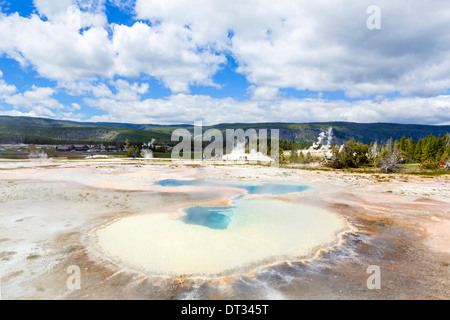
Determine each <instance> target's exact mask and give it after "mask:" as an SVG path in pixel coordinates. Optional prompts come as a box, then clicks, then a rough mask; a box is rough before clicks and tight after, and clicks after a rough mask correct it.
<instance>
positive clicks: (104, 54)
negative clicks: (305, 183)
mask: <svg viewBox="0 0 450 320" xmlns="http://www.w3.org/2000/svg"><path fill="white" fill-rule="evenodd" d="M370 5H376V6H378V8H379V9H380V19H379V20H376V21H379V22H380V27H381V28H380V29H373V28H368V20H369V25H373V23H375V22H376V21H375V20H373V19H374V18H376V16H373V13H374V11H371V10H369V11H368V7H369V6H370ZM371 23H372V24H371ZM449 31H450V2H449V1H448V0H426V1H425V0H415V1H411V0H390V1H384V0H370V1H366V0H315V1H306V0H304V1H300V0H276V1H275V0H226V1H225V0H223V1H218V0H170V1H167V0H126V1H119V0H35V1H31V0H30V1H22V0H19V1H17V0H14V1H13V0H0V114H3V115H26V116H36V117H49V118H55V119H71V120H80V121H115V122H131V123H157V124H169V123H172V124H173V123H193V122H194V121H203V123H205V124H214V123H224V122H275V121H281V122H316V121H355V122H395V123H421V124H450V32H449Z"/></svg>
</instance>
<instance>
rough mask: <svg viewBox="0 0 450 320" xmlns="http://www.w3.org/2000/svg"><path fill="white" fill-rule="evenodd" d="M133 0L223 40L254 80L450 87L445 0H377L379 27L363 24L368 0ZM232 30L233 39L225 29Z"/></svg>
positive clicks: (196, 37)
mask: <svg viewBox="0 0 450 320" xmlns="http://www.w3.org/2000/svg"><path fill="white" fill-rule="evenodd" d="M196 3H197V5H196V6H194V5H192V2H191V1H188V0H174V1H157V0H150V1H149V0H138V1H137V3H136V13H137V16H138V17H139V18H142V19H145V18H147V19H149V20H150V21H159V22H160V25H161V26H162V27H163V26H166V25H170V24H176V25H179V26H181V25H189V27H190V30H192V39H193V40H192V41H193V42H195V43H198V44H200V45H204V44H205V43H212V44H213V45H214V46H215V47H216V48H227V49H228V50H229V51H230V52H231V53H232V55H233V56H234V57H235V58H236V59H237V61H238V63H239V68H238V71H239V72H241V73H243V74H244V75H246V77H247V78H248V80H249V81H250V82H251V83H252V84H254V85H256V86H259V87H272V88H295V89H298V90H306V89H308V90H311V91H335V90H344V91H346V92H347V93H348V94H349V95H350V96H352V97H355V96H358V97H364V96H368V95H372V94H386V93H390V92H393V91H396V90H397V91H399V92H401V93H404V94H410V95H434V94H437V93H441V92H445V91H446V90H447V89H448V88H449V87H450V79H449V77H448V74H449V71H450V59H448V58H449V56H448V55H449V53H450V41H449V40H450V37H449V34H448V33H447V32H442V31H443V30H449V29H450V19H448V17H449V16H450V15H449V13H450V6H449V5H448V3H446V2H445V1H440V0H435V1H426V2H424V1H415V2H414V3H411V1H406V0H405V1H395V2H392V1H387V0H380V1H378V3H377V5H379V6H380V7H381V18H382V21H383V23H382V26H383V27H382V29H381V30H368V29H367V27H366V19H367V18H368V15H367V13H366V9H367V7H368V6H369V5H370V4H372V2H371V1H368V0H363V1H351V2H349V1H345V0H336V1H333V2H332V3H331V2H330V1H326V0H318V1H291V0H280V1H269V0H247V1H241V0H230V1H207V0H203V1H198V2H196ZM230 30H232V31H233V34H234V35H233V37H232V40H231V41H229V39H227V34H228V33H229V32H230Z"/></svg>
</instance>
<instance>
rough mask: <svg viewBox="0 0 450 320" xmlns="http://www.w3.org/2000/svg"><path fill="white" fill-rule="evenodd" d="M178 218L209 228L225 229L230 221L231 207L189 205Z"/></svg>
mask: <svg viewBox="0 0 450 320" xmlns="http://www.w3.org/2000/svg"><path fill="white" fill-rule="evenodd" d="M184 212H186V215H184V216H183V217H181V218H180V220H182V221H183V222H184V223H187V224H197V225H201V226H205V227H208V228H211V229H221V230H223V229H226V228H227V227H228V225H229V224H230V223H231V217H232V215H233V207H190V208H186V209H184Z"/></svg>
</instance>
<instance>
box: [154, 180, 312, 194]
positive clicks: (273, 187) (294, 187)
mask: <svg viewBox="0 0 450 320" xmlns="http://www.w3.org/2000/svg"><path fill="white" fill-rule="evenodd" d="M155 184H156V185H159V186H162V187H182V186H194V187H205V186H210V187H221V188H223V187H231V188H239V189H245V190H246V191H247V193H248V194H287V193H292V192H303V191H305V190H306V189H308V186H305V185H302V184H290V183H286V184H281V183H250V182H218V181H211V180H174V179H172V180H161V181H158V182H156V183H155Z"/></svg>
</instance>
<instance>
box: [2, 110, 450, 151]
mask: <svg viewBox="0 0 450 320" xmlns="http://www.w3.org/2000/svg"><path fill="white" fill-rule="evenodd" d="M329 127H332V128H333V134H334V136H333V143H336V144H339V143H343V142H345V141H347V140H349V139H350V138H354V139H355V140H357V141H359V142H363V143H370V142H371V141H378V142H379V143H383V142H385V141H386V140H388V139H389V138H393V139H394V140H395V139H401V138H402V137H403V136H405V137H407V138H410V137H412V138H413V139H414V140H418V139H420V138H425V137H428V136H429V135H430V134H433V135H434V136H436V137H437V136H438V135H440V134H441V135H442V134H446V133H450V126H430V125H415V124H392V123H352V122H322V123H258V124H249V123H232V124H218V125H214V126H205V127H204V128H203V130H207V129H210V128H217V129H219V130H221V131H223V132H225V129H237V128H242V129H244V130H247V129H249V128H254V129H263V128H266V129H279V130H280V140H285V141H288V142H304V143H313V142H315V141H317V137H318V135H319V134H320V132H322V131H326V130H328V128H329ZM177 128H186V129H188V130H190V131H192V130H193V125H192V124H188V125H187V124H184V125H154V124H130V123H102V122H98V123H92V122H90V123H89V122H74V121H64V120H53V119H45V118H32V117H10V116H0V143H41V144H46V143H52V144H58V143H75V142H86V143H87V142H123V141H125V140H126V139H128V140H129V141H135V142H147V141H151V140H152V139H155V140H157V141H161V142H169V141H170V137H171V134H172V132H173V130H175V129H177Z"/></svg>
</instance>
